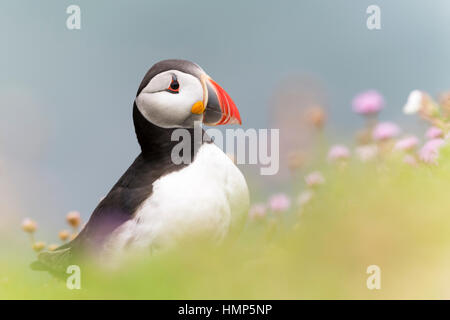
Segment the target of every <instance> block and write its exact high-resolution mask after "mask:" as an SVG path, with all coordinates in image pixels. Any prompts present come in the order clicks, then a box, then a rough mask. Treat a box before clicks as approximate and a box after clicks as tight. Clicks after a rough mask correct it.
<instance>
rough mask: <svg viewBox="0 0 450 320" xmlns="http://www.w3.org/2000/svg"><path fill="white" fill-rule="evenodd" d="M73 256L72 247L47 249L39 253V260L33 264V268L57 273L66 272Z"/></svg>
mask: <svg viewBox="0 0 450 320" xmlns="http://www.w3.org/2000/svg"><path fill="white" fill-rule="evenodd" d="M71 258H72V249H71V248H65V249H59V250H55V251H45V252H41V253H39V254H38V260H37V261H35V262H33V263H32V264H31V269H33V270H37V271H50V272H52V273H55V274H61V273H65V272H66V268H67V266H69V265H70V260H71Z"/></svg>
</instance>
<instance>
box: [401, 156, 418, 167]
mask: <svg viewBox="0 0 450 320" xmlns="http://www.w3.org/2000/svg"><path fill="white" fill-rule="evenodd" d="M403 162H404V163H406V164H409V165H411V166H413V167H415V166H417V160H416V157H414V156H413V155H410V154H407V155H405V157H404V158H403Z"/></svg>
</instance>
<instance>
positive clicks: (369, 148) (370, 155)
mask: <svg viewBox="0 0 450 320" xmlns="http://www.w3.org/2000/svg"><path fill="white" fill-rule="evenodd" d="M355 152H356V155H357V156H358V158H359V160H361V161H362V162H367V161H370V160H372V159H374V158H375V157H376V156H377V154H378V147H377V145H376V144H371V145H365V146H360V147H357V148H356V149H355Z"/></svg>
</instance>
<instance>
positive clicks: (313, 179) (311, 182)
mask: <svg viewBox="0 0 450 320" xmlns="http://www.w3.org/2000/svg"><path fill="white" fill-rule="evenodd" d="M305 182H306V184H307V185H308V187H311V188H313V187H316V186H319V185H321V184H324V183H325V178H324V177H323V175H322V173H320V172H319V171H314V172H311V173H310V174H308V175H307V176H306V177H305Z"/></svg>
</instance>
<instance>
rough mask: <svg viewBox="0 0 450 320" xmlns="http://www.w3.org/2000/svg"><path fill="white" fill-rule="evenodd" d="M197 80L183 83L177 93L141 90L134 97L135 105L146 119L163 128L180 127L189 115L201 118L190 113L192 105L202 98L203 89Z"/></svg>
mask: <svg viewBox="0 0 450 320" xmlns="http://www.w3.org/2000/svg"><path fill="white" fill-rule="evenodd" d="M197 82H198V83H196V82H193V81H192V82H187V83H185V84H184V85H183V86H182V87H181V88H180V92H179V93H177V94H174V93H170V92H167V91H161V92H154V93H146V92H142V93H141V94H139V96H138V97H137V98H136V105H137V107H138V109H139V111H140V112H141V113H142V115H143V116H144V117H145V118H146V119H147V120H148V121H150V122H152V123H153V124H156V125H157V126H160V127H164V128H174V127H182V126H183V125H185V124H186V121H187V120H188V119H189V118H191V117H193V118H197V120H201V119H198V118H199V116H196V115H193V114H192V113H191V108H192V105H194V103H196V102H197V101H202V100H203V90H202V87H201V84H200V82H199V81H198V80H197ZM200 118H201V116H200Z"/></svg>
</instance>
